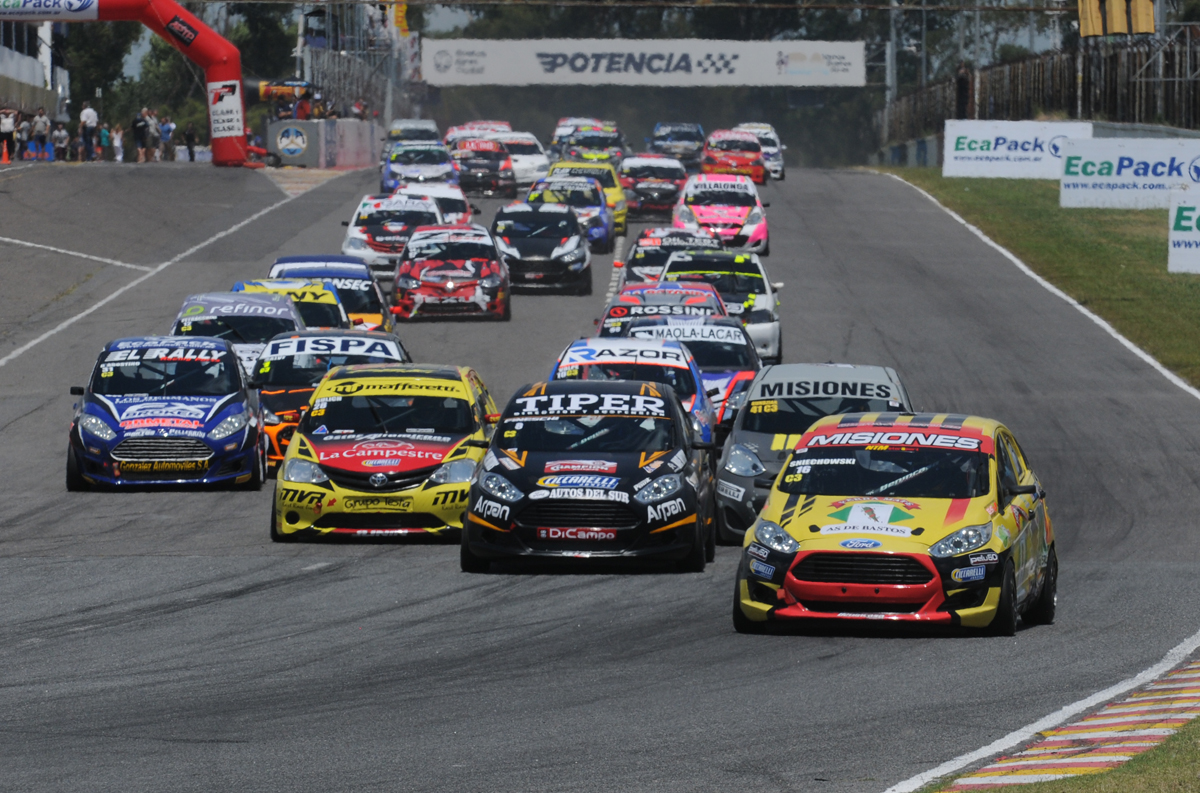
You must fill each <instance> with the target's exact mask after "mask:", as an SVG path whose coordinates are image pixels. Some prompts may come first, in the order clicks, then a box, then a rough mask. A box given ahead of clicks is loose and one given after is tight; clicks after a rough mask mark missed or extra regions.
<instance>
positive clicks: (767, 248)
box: [759, 237, 771, 256]
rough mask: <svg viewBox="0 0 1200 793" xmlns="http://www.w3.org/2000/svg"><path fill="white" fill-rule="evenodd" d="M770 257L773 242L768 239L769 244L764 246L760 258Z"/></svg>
mask: <svg viewBox="0 0 1200 793" xmlns="http://www.w3.org/2000/svg"><path fill="white" fill-rule="evenodd" d="M770 255H771V240H770V238H769V237H768V238H767V244H766V245H764V246H763V249H762V253H760V254H759V256H770Z"/></svg>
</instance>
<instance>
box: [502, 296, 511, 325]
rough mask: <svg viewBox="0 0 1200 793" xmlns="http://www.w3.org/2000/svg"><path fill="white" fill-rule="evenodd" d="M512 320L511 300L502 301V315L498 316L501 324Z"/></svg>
mask: <svg viewBox="0 0 1200 793" xmlns="http://www.w3.org/2000/svg"><path fill="white" fill-rule="evenodd" d="M511 319H512V298H511V297H510V298H509V299H508V300H505V301H504V313H503V314H501V315H500V321H501V322H508V321H509V320H511Z"/></svg>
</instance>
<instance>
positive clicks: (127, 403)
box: [85, 394, 245, 437]
mask: <svg viewBox="0 0 1200 793" xmlns="http://www.w3.org/2000/svg"><path fill="white" fill-rule="evenodd" d="M85 407H86V409H87V410H88V412H89V413H93V414H95V415H99V416H103V417H104V418H105V419H106V420H107V422H108V423H109V425H111V426H112V427H113V429H115V430H117V431H118V432H119V433H122V434H124V436H125V437H130V436H134V435H162V436H171V435H182V436H188V437H199V436H203V435H204V434H205V433H207V432H208V431H209V430H211V429H212V428H213V427H215V426H216V425H217V424H219V423H220V422H221V421H222V420H224V419H225V417H226V416H228V415H230V414H231V413H235V412H241V411H242V410H244V409H245V402H244V400H243V398H242V395H241V394H227V395H225V396H172V397H149V396H101V395H99V394H93V395H91V396H90V397H89V399H88V402H87V404H86V406H85Z"/></svg>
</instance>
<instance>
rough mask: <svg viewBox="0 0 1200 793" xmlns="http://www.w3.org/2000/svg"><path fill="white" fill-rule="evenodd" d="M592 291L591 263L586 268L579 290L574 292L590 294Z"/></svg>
mask: <svg viewBox="0 0 1200 793" xmlns="http://www.w3.org/2000/svg"><path fill="white" fill-rule="evenodd" d="M591 293H592V268H591V265H589V266H588V268H587V275H586V277H585V278H584V279H583V283H581V284H580V285H579V291H578V292H576V294H580V295H590V294H591Z"/></svg>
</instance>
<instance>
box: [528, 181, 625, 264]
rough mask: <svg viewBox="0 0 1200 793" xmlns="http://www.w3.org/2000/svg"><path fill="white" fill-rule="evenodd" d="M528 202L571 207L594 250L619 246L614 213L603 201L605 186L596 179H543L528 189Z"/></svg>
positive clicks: (604, 249)
mask: <svg viewBox="0 0 1200 793" xmlns="http://www.w3.org/2000/svg"><path fill="white" fill-rule="evenodd" d="M525 203H527V204H530V205H533V206H537V205H540V204H559V205H562V206H568V207H570V208H571V209H572V210H573V211H574V213H575V217H576V219H577V220H578V222H579V225H580V226H582V227H583V229H584V232H585V233H586V234H587V239H588V245H589V246H590V247H591V249H592V250H593V251H595V252H597V253H608V252H610V251H612V249H613V248H614V247H615V246H616V239H617V237H616V232H615V231H614V230H613V222H614V221H613V213H612V211H611V210H610V209H609V208H608V205H607V204H606V203H605V201H604V189H603V187H601V185H600V182H598V181H597V180H595V179H585V178H582V177H569V176H561V175H560V176H552V177H550V178H549V179H542V180H540V181H537V182H534V184H533V187H531V188H529V195H528V196H527V197H526V198H525Z"/></svg>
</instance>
